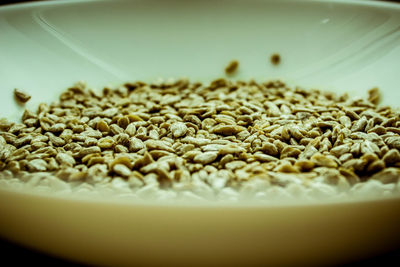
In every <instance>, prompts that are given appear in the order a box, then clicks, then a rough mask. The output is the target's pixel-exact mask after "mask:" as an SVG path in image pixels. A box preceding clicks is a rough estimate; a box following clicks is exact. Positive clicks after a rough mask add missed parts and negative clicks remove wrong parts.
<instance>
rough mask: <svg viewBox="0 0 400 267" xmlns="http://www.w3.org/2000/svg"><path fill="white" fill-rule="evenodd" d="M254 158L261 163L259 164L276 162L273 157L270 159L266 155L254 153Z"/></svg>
mask: <svg viewBox="0 0 400 267" xmlns="http://www.w3.org/2000/svg"><path fill="white" fill-rule="evenodd" d="M254 158H255V159H256V160H259V161H261V162H272V161H277V160H278V159H277V158H275V157H272V156H270V155H266V154H261V153H255V154H254Z"/></svg>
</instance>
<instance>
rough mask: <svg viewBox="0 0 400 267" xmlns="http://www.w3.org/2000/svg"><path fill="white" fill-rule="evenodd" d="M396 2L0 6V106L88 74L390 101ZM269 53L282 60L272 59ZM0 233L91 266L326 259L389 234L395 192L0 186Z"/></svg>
mask: <svg viewBox="0 0 400 267" xmlns="http://www.w3.org/2000/svg"><path fill="white" fill-rule="evenodd" d="M399 27H400V5H396V4H389V3H383V2H371V1H329V0H327V1H266V0H265V1H262V0H251V1H195V2H193V1H178V0H175V1H156V0H150V1H129V2H127V1H57V2H51V1H49V2H39V3H32V4H21V5H10V6H4V7H1V8H0V32H1V35H0V62H1V64H0V81H1V84H0V86H1V90H0V99H1V105H0V111H1V115H2V117H8V118H11V119H17V118H18V117H20V116H21V113H22V112H23V108H22V107H20V106H18V105H16V104H15V103H14V101H13V99H12V90H13V89H14V88H21V89H24V90H25V91H28V92H30V93H31V94H32V96H33V97H32V100H31V101H30V102H29V104H28V106H27V107H28V108H34V107H35V105H37V103H39V102H50V101H53V100H55V99H56V97H57V95H58V94H59V93H60V92H61V91H62V90H63V89H65V88H66V87H68V86H70V85H71V84H73V83H74V82H76V81H78V80H86V81H87V82H88V84H89V85H91V86H94V87H100V86H104V85H106V84H118V83H122V82H125V81H132V80H138V79H139V80H145V81H149V80H151V79H154V78H157V77H164V78H169V77H175V78H179V77H189V78H190V79H192V80H201V81H209V80H212V79H214V78H218V77H220V76H222V75H223V68H224V66H225V65H226V64H227V63H228V62H229V61H230V60H231V59H238V60H239V61H240V71H239V73H238V76H237V78H240V79H241V78H243V79H249V78H255V79H258V80H266V79H273V78H281V79H282V80H284V81H287V82H288V83H289V84H298V85H302V86H304V87H318V88H321V89H326V90H335V91H342V92H344V91H346V92H350V93H351V94H353V95H357V94H358V95H366V91H367V90H368V89H370V88H372V87H374V86H379V87H380V88H381V90H382V91H383V95H384V103H385V104H390V105H394V106H397V107H398V99H399V97H400V90H398V77H399V75H400V67H399V62H400V30H399V29H400V28H399ZM275 52H278V53H280V54H281V56H282V63H281V64H280V65H278V66H272V65H271V64H270V63H269V56H270V55H271V54H272V53H275ZM0 214H1V220H0V235H1V236H3V237H5V238H8V239H11V240H14V241H16V242H19V243H21V244H24V245H27V246H30V247H32V248H36V249H38V250H41V251H44V252H47V253H51V254H53V255H57V256H60V257H64V258H68V259H72V260H77V261H80V262H84V263H91V264H97V265H98V264H100V265H110V266H117V265H135V264H143V263H144V264H146V265H154V264H163V265H164V264H174V265H189V264H190V265H202V264H207V265H221V264H229V265H244V264H246V265H249V264H250V265H251V264H260V263H262V264H270V265H276V264H279V265H283V264H297V265H303V264H307V265H310V264H328V263H329V264H334V263H342V262H346V261H349V260H354V259H357V258H362V257H366V256H371V255H373V254H374V253H375V254H376V253H380V252H383V251H386V250H388V249H391V248H396V246H399V240H400V231H399V228H398V225H400V216H398V215H399V214H400V199H399V198H398V197H389V198H385V199H368V200H362V201H350V200H349V201H332V202H324V203H312V204H310V203H308V204H305V203H300V204H277V205H276V204H275V205H266V204H263V205H261V204H256V203H243V204H241V205H233V204H223V205H222V204H197V205H195V204H184V203H181V204H176V205H167V204H165V205H162V204H154V203H137V202H128V201H122V200H119V201H117V200H109V199H83V198H78V197H68V196H54V195H46V194H39V193H34V192H30V191H26V190H25V191H24V190H19V191H15V190H10V189H5V188H0Z"/></svg>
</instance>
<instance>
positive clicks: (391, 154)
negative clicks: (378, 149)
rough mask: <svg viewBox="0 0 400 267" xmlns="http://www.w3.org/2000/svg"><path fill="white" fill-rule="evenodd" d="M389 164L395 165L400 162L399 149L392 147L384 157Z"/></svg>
mask: <svg viewBox="0 0 400 267" xmlns="http://www.w3.org/2000/svg"><path fill="white" fill-rule="evenodd" d="M382 160H383V161H384V162H385V163H386V164H387V165H393V164H395V163H397V162H400V153H399V151H398V150H397V149H390V150H389V151H388V152H387V153H386V154H385V155H384V156H383V158H382Z"/></svg>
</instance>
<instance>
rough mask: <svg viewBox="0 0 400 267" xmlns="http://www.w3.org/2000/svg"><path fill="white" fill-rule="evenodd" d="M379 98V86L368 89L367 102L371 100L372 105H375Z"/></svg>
mask: <svg viewBox="0 0 400 267" xmlns="http://www.w3.org/2000/svg"><path fill="white" fill-rule="evenodd" d="M380 100H381V95H380V92H379V88H377V87H374V88H372V89H370V90H368V101H369V102H371V103H372V104H374V105H377V104H378V103H379V101H380Z"/></svg>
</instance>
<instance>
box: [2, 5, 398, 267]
mask: <svg viewBox="0 0 400 267" xmlns="http://www.w3.org/2000/svg"><path fill="white" fill-rule="evenodd" d="M37 1H38V0H36V1H18V0H17V1H16V0H14V1H13V0H5V1H1V0H0V6H1V5H5V4H13V3H22V2H37ZM388 2H397V3H400V0H391V1H388ZM399 216H400V215H399ZM399 229H400V228H399ZM360 245H362V244H360ZM0 257H1V261H2V262H3V263H7V262H9V263H11V262H12V265H13V266H18V265H24V264H26V263H29V264H30V265H33V266H35V265H39V266H46V265H51V266H61V267H64V266H80V267H84V266H87V265H83V264H78V263H75V262H71V261H66V260H62V259H58V258H56V257H52V256H49V255H46V254H43V253H40V252H37V251H34V250H31V249H28V248H25V247H23V246H20V245H18V244H15V243H13V242H10V241H8V240H5V239H2V238H1V237H0ZM10 265H11V264H10ZM341 266H345V267H350V266H389V267H391V266H393V267H395V266H396V267H397V266H400V248H397V249H396V250H393V251H388V252H387V253H385V254H381V255H374V256H372V257H370V258H367V259H362V260H359V261H356V262H349V263H346V264H344V265H341Z"/></svg>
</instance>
